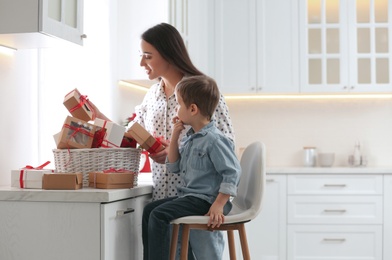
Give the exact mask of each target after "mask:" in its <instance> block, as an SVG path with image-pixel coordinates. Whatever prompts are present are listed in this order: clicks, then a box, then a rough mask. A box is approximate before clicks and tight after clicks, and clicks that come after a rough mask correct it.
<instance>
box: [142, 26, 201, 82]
mask: <svg viewBox="0 0 392 260" xmlns="http://www.w3.org/2000/svg"><path fill="white" fill-rule="evenodd" d="M141 38H142V40H144V41H146V42H148V43H149V44H151V45H152V46H154V47H155V49H157V51H158V52H159V53H160V54H161V56H162V57H163V58H164V59H165V60H166V61H167V62H169V63H170V64H172V65H173V66H175V67H176V68H177V69H178V70H179V71H181V72H182V73H183V74H184V76H196V75H204V73H202V72H201V71H199V70H198V69H197V68H196V67H195V65H193V63H192V61H191V59H190V57H189V54H188V51H187V49H186V47H185V44H184V40H183V39H182V37H181V35H180V33H179V32H178V31H177V29H176V28H175V27H174V26H172V25H170V24H167V23H160V24H157V25H155V26H153V27H151V28H150V29H148V30H147V31H145V32H144V33H143V34H142V36H141Z"/></svg>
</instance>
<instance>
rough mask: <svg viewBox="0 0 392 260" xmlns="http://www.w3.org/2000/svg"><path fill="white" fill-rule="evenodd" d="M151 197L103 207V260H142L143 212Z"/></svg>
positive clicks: (122, 201)
mask: <svg viewBox="0 0 392 260" xmlns="http://www.w3.org/2000/svg"><path fill="white" fill-rule="evenodd" d="M149 201H150V197H149V196H142V197H136V198H133V199H127V200H121V201H117V202H112V203H105V204H102V205H101V216H102V220H103V223H102V230H101V232H102V235H101V245H102V246H101V256H102V257H101V260H103V259H107V260H110V259H116V260H129V259H142V258H143V243H142V239H141V234H142V214H141V213H142V212H143V208H144V206H145V205H146V204H147V203H148V202H149Z"/></svg>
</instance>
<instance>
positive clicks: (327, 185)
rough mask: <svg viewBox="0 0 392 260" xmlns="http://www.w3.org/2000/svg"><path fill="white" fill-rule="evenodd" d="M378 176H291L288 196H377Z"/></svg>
mask: <svg viewBox="0 0 392 260" xmlns="http://www.w3.org/2000/svg"><path fill="white" fill-rule="evenodd" d="M382 178H383V177H382V176H380V175H377V176H373V175H292V176H288V194H289V195H290V194H293V195H309V194H312V195H330V194H331V195H339V194H346V195H350V194H352V195H354V194H360V195H361V194H362V195H377V194H382V192H383V188H382V187H383V183H382V181H383V179H382Z"/></svg>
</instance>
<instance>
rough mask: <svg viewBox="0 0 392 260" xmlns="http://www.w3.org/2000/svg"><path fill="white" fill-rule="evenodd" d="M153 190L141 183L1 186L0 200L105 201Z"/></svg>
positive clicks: (148, 192) (147, 192) (135, 195)
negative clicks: (49, 187)
mask: <svg viewBox="0 0 392 260" xmlns="http://www.w3.org/2000/svg"><path fill="white" fill-rule="evenodd" d="M151 192H152V185H148V184H140V185H138V186H137V187H134V188H132V189H94V188H88V187H85V188H83V189H80V190H42V189H20V188H13V187H9V186H0V201H1V200H4V201H57V202H97V203H105V202H112V201H117V200H122V199H128V198H133V197H137V196H141V195H145V194H150V193H151Z"/></svg>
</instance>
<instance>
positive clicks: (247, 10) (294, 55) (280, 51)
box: [214, 0, 299, 94]
mask: <svg viewBox="0 0 392 260" xmlns="http://www.w3.org/2000/svg"><path fill="white" fill-rule="evenodd" d="M297 4H298V3H297V1H296V0H294V1H287V0H274V1H257V0H246V1H242V0H241V1H239V0H216V1H215V13H216V14H215V56H214V57H215V68H216V70H215V79H216V80H217V82H218V83H219V86H220V87H221V89H222V92H223V93H225V94H255V93H297V92H298V88H299V79H298V65H297V64H298V36H297V35H298V23H297V16H298V14H297V13H298V5H297Z"/></svg>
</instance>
